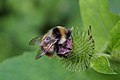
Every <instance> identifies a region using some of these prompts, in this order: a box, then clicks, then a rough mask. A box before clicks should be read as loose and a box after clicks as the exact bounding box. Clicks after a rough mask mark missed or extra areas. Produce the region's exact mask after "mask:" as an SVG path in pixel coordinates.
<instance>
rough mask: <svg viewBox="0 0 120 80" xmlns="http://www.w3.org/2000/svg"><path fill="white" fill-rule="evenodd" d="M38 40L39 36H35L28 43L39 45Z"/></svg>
mask: <svg viewBox="0 0 120 80" xmlns="http://www.w3.org/2000/svg"><path fill="white" fill-rule="evenodd" d="M40 42H41V36H37V37H35V38H33V39H32V40H31V41H30V42H29V45H39V44H40Z"/></svg>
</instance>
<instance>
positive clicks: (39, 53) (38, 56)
mask: <svg viewBox="0 0 120 80" xmlns="http://www.w3.org/2000/svg"><path fill="white" fill-rule="evenodd" d="M56 42H57V39H55V40H52V41H51V43H50V45H49V46H48V48H47V50H46V51H45V52H42V53H41V50H39V51H38V53H37V55H36V58H35V59H39V58H40V57H42V56H43V55H45V54H46V53H47V52H48V51H49V49H50V48H51V47H52V46H53V45H54V44H55V43H56Z"/></svg>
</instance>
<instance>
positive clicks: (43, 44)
mask: <svg viewBox="0 0 120 80" xmlns="http://www.w3.org/2000/svg"><path fill="white" fill-rule="evenodd" d="M29 44H30V45H36V44H37V45H38V46H39V47H40V48H41V51H38V54H37V55H36V59H39V58H40V57H41V56H43V55H47V56H49V57H52V56H53V55H54V53H56V54H57V55H58V56H59V57H64V58H67V55H68V54H69V53H70V52H71V50H72V36H71V29H67V28H65V27H62V26H56V27H53V28H52V29H50V30H49V31H48V32H47V33H46V34H45V35H43V36H42V38H41V37H35V38H33V39H32V40H31V41H30V42H29Z"/></svg>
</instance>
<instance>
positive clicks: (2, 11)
mask: <svg viewBox="0 0 120 80" xmlns="http://www.w3.org/2000/svg"><path fill="white" fill-rule="evenodd" d="M86 4H87V3H86ZM108 4H109V10H110V12H112V13H114V14H119V13H120V0H108ZM80 14H81V13H80V8H79V0H0V62H1V65H0V66H3V67H5V66H8V68H6V69H5V70H7V69H8V71H4V70H3V69H2V68H0V70H3V72H5V73H4V74H6V75H8V74H11V75H12V73H11V72H12V70H14V69H17V67H19V66H17V64H19V63H20V64H21V63H22V61H21V62H19V61H20V60H21V59H22V57H21V58H20V57H19V58H18V59H16V57H17V56H20V55H22V54H23V53H24V52H25V51H30V53H28V52H26V53H28V54H29V55H28V56H30V57H29V58H27V56H26V55H23V57H25V56H26V59H25V61H27V60H30V61H31V63H30V64H31V65H34V66H33V71H30V72H33V73H34V74H32V73H31V74H30V75H27V74H25V73H24V70H25V69H27V67H31V66H25V67H24V64H21V70H20V71H21V72H22V71H23V72H22V73H20V74H19V75H21V74H25V76H26V77H23V78H22V76H21V79H20V80H53V79H54V80H62V79H65V80H70V79H71V80H76V79H77V80H91V79H89V78H85V77H86V75H89V73H94V74H93V75H96V74H97V73H96V72H94V71H92V72H91V71H90V72H89V71H88V72H87V73H85V72H82V73H75V74H73V73H72V72H67V71H66V72H62V71H61V72H60V70H61V69H60V70H59V68H63V67H59V66H61V65H60V63H58V61H57V59H56V58H55V59H53V60H51V59H50V60H51V61H50V62H49V61H48V60H49V59H48V58H46V57H45V58H44V59H43V60H42V59H41V60H38V61H35V60H34V56H35V54H36V53H35V52H32V51H35V50H36V47H31V46H29V45H28V42H29V41H30V40H31V39H32V38H34V37H36V36H38V35H43V34H44V33H45V32H47V31H48V30H49V29H50V28H52V27H55V26H57V25H61V26H66V27H75V26H80V27H83V23H82V20H81V15H80ZM31 55H33V56H31ZM13 57H14V58H15V59H14V58H13ZM11 58H13V60H11V61H14V60H16V61H17V60H18V63H17V62H15V64H14V67H12V69H11V68H10V69H11V70H10V69H9V66H11V65H12V64H11V65H6V64H5V63H7V64H10V62H9V60H10V59H11ZM30 58H33V59H32V60H31V59H30ZM6 59H7V60H6ZM4 60H5V61H8V62H4ZM23 60H24V58H23ZM41 61H42V63H45V64H44V65H46V66H51V64H56V65H54V66H52V67H48V68H54V67H55V68H56V67H58V70H57V69H55V71H54V69H47V68H45V69H47V70H45V72H46V73H45V72H44V70H43V72H44V73H43V74H42V72H39V71H37V70H38V69H39V68H37V69H35V68H36V66H38V65H37V64H40V62H41ZM32 62H33V63H34V64H33V63H32ZM13 63H14V62H13ZM26 63H27V62H26ZM47 63H48V64H47ZM50 63H51V64H50ZM39 66H40V65H39ZM19 68H20V67H19ZM22 68H23V70H22ZM41 68H42V67H41ZM43 68H44V66H43ZM31 69H32V67H31ZM34 69H35V70H34ZM48 70H51V71H49V72H48V73H49V74H53V76H51V77H50V78H49V77H48V78H47V77H44V75H46V74H47V76H49V74H48V73H47V71H48ZM63 70H65V69H63ZM15 73H19V70H18V72H17V71H15V72H13V74H15ZM27 73H29V71H28V72H27ZM35 73H36V74H37V75H39V74H40V76H39V78H38V76H35V75H36V74H35ZM54 73H55V75H61V76H59V77H57V76H54ZM62 74H63V76H62ZM66 74H69V75H67V76H68V77H66V78H65V75H66ZM84 74H85V75H84ZM6 75H2V77H3V76H4V77H5V76H6ZM16 75H17V74H16ZM79 75H80V76H79ZM90 75H91V74H90ZM0 76H1V74H0ZM30 76H33V77H30ZM102 76H103V75H102V74H100V75H97V76H96V78H95V79H94V78H92V80H100V79H97V77H102ZM106 76H107V75H106ZM29 77H30V78H29ZM74 77H76V78H75V79H74ZM92 77H93V76H92ZM111 77H115V76H113V75H112V76H111ZM111 77H109V78H108V79H110V80H112V78H111ZM116 77H118V76H116ZM8 78H10V79H8ZM8 78H7V77H6V78H1V79H0V80H12V78H13V77H10V75H8ZM58 78H59V79H58ZM119 78H120V77H118V78H117V79H118V80H119ZM15 79H17V77H14V79H13V80H15ZM101 80H103V78H101Z"/></svg>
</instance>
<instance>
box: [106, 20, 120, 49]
mask: <svg viewBox="0 0 120 80" xmlns="http://www.w3.org/2000/svg"><path fill="white" fill-rule="evenodd" d="M108 47H109V50H110V51H112V50H114V49H120V20H119V21H118V23H117V24H116V25H115V26H114V27H113V29H112V30H111V33H110V40H109V45H108Z"/></svg>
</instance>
